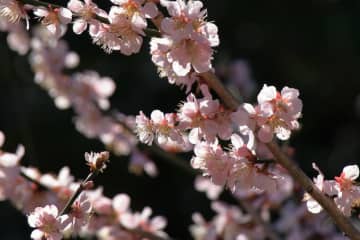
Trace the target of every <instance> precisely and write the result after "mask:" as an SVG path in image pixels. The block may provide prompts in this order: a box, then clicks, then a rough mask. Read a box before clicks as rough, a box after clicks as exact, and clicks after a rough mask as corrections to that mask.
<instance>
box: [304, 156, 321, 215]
mask: <svg viewBox="0 0 360 240" xmlns="http://www.w3.org/2000/svg"><path fill="white" fill-rule="evenodd" d="M312 166H313V168H314V169H315V170H316V171H317V172H318V173H319V174H318V176H317V177H316V178H314V184H315V186H316V187H317V188H318V189H319V190H320V191H323V188H324V174H323V173H322V172H321V171H320V169H319V168H318V166H316V164H315V163H313V164H312ZM303 200H304V201H306V207H307V209H308V210H309V212H311V213H314V214H317V213H319V212H321V211H322V209H323V208H322V206H321V205H320V204H319V203H318V202H317V201H316V200H314V199H313V198H312V197H311V196H310V194H308V193H305V194H304V199H303Z"/></svg>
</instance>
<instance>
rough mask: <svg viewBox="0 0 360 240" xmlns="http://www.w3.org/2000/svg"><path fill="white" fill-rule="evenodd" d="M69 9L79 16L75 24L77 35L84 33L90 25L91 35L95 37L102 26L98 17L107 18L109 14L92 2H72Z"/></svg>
mask: <svg viewBox="0 0 360 240" xmlns="http://www.w3.org/2000/svg"><path fill="white" fill-rule="evenodd" d="M67 6H68V8H69V9H70V10H71V11H72V12H74V13H76V15H77V16H79V17H78V18H77V19H76V20H75V21H74V22H73V31H74V33H76V34H81V33H83V32H84V31H85V30H86V28H87V26H88V25H89V33H90V35H91V36H93V35H95V34H96V32H97V30H98V29H99V25H100V24H101V23H100V22H99V21H98V20H96V16H100V17H103V18H107V13H106V12H105V11H104V10H102V9H100V8H98V6H97V5H96V4H95V3H93V1H92V0H84V2H82V1H79V0H70V1H69V2H68V4H67Z"/></svg>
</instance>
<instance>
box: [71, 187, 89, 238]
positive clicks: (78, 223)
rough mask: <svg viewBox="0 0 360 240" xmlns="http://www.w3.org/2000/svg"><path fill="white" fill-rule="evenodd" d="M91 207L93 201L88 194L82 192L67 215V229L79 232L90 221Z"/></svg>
mask: <svg viewBox="0 0 360 240" xmlns="http://www.w3.org/2000/svg"><path fill="white" fill-rule="evenodd" d="M91 209H92V207H91V202H90V200H89V198H88V197H87V194H86V193H85V192H82V193H81V194H80V196H79V197H78V198H77V199H76V200H75V201H74V203H73V204H72V206H71V210H70V212H69V213H68V214H67V215H65V216H66V218H64V223H66V224H67V226H66V229H70V230H71V231H72V232H74V233H77V232H79V231H80V229H81V228H82V227H83V226H85V225H86V224H87V223H88V221H89V218H90V214H91Z"/></svg>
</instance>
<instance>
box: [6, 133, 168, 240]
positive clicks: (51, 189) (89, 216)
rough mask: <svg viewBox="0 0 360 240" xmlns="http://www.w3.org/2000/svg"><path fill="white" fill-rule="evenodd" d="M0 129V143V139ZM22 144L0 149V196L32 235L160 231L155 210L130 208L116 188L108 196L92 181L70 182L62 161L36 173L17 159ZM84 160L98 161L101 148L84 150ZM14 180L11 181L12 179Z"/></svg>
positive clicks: (103, 156) (55, 236)
mask: <svg viewBox="0 0 360 240" xmlns="http://www.w3.org/2000/svg"><path fill="white" fill-rule="evenodd" d="M4 139H5V137H4V134H3V133H2V132H0V147H1V145H2V144H3V142H4ZM23 155H24V147H23V146H21V145H20V146H19V147H18V150H17V151H16V153H8V152H3V151H1V150H0V199H1V200H2V201H4V200H9V201H10V202H11V203H12V204H13V205H14V206H16V207H17V208H18V209H19V210H21V211H22V212H23V213H24V214H26V215H28V223H29V225H30V226H31V227H33V228H35V230H34V231H33V232H32V234H31V238H32V239H34V240H40V239H52V240H55V239H62V238H63V236H71V235H72V236H79V235H80V236H97V237H98V238H99V239H118V238H119V236H122V237H124V238H125V239H138V233H137V232H136V230H142V231H145V232H147V233H151V234H154V235H158V236H166V234H165V232H163V229H164V227H165V226H166V220H165V218H163V217H160V216H157V217H154V218H150V215H151V214H152V210H151V208H149V207H145V208H144V209H143V210H142V211H141V212H134V211H132V210H131V209H130V197H129V196H128V195H126V194H117V195H116V196H114V197H113V198H108V197H106V196H104V195H103V194H102V188H101V187H99V188H97V189H95V190H91V189H90V188H91V187H92V184H89V183H90V182H87V183H80V182H76V181H75V179H74V177H73V176H72V175H71V174H70V170H69V168H68V167H63V168H62V169H61V170H60V172H59V173H58V175H53V174H41V173H40V171H39V170H38V169H36V168H33V167H23V166H21V165H20V160H21V158H22V157H23ZM85 157H86V160H87V162H88V163H89V164H93V165H94V164H95V165H96V166H99V171H101V170H102V169H103V167H104V163H103V160H104V159H107V158H108V155H107V153H105V152H103V153H91V154H86V156H85ZM14 183H15V184H14ZM81 184H83V188H85V191H83V192H81V194H80V196H79V197H78V198H77V199H76V200H75V201H74V202H73V203H72V205H71V208H70V211H69V212H67V213H62V212H61V211H60V210H61V209H63V208H64V206H65V205H66V204H67V203H68V201H69V199H70V198H71V197H72V196H73V194H74V193H75V192H76V190H77V189H78V188H79V186H80V185H81Z"/></svg>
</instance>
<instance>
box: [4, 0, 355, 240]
mask: <svg viewBox="0 0 360 240" xmlns="http://www.w3.org/2000/svg"><path fill="white" fill-rule="evenodd" d="M105 5H106V4H105ZM204 5H205V6H206V7H207V9H208V16H209V20H211V21H214V22H215V23H216V24H217V25H218V27H219V35H220V40H221V44H220V46H219V47H218V48H217V50H216V54H215V60H214V66H215V67H217V66H223V65H226V64H227V63H231V62H232V61H234V60H238V59H242V60H245V61H247V62H248V64H249V66H250V67H251V70H252V73H253V76H252V77H253V79H254V80H255V81H256V84H257V89H256V91H255V94H254V96H253V97H252V99H249V101H251V100H254V99H255V97H256V92H258V91H259V90H260V88H261V86H262V84H263V83H267V84H272V85H275V86H277V87H278V88H280V89H281V88H282V87H283V86H285V85H287V86H290V87H295V88H298V89H300V93H301V98H302V100H303V102H304V110H303V118H302V119H301V121H300V122H301V123H302V131H300V132H299V133H297V134H296V135H294V136H293V138H292V139H291V145H292V146H294V147H295V149H296V155H295V159H296V160H297V162H298V163H299V164H300V166H301V167H302V168H303V169H304V170H305V171H306V172H307V173H308V174H309V175H311V176H314V175H315V172H314V171H313V170H312V169H311V162H317V164H318V165H319V167H320V168H321V169H322V170H323V171H324V172H325V173H326V175H327V177H328V178H332V177H333V176H335V175H338V174H339V173H340V172H341V170H342V168H343V167H344V166H345V165H347V164H351V163H359V159H360V124H359V122H360V121H359V120H360V119H359V118H360V81H359V79H360V72H359V70H360V68H359V66H360V65H359V64H360V55H359V53H360V1H349V0H312V1H310V0H302V1H296V0H294V1H260V0H224V1H216V0H213V1H204ZM66 39H67V40H68V41H69V45H70V48H71V49H72V50H74V51H76V52H78V53H79V55H80V57H81V63H80V66H79V67H78V68H77V69H76V70H79V71H81V70H85V69H93V70H97V71H98V72H99V73H100V75H102V76H110V77H112V78H113V79H114V80H115V81H116V83H117V91H116V93H115V95H114V96H113V97H111V103H112V108H114V109H118V110H119V111H121V112H124V113H126V114H133V115H134V114H137V113H138V112H139V110H143V111H144V112H145V113H149V112H151V110H152V109H156V108H157V109H161V110H163V111H168V112H169V111H173V110H174V109H175V108H176V106H177V104H178V103H179V102H180V101H181V100H182V99H184V97H185V94H184V93H183V92H182V91H181V90H180V89H179V88H178V87H176V86H173V85H169V84H168V83H167V80H165V79H159V77H158V76H157V74H156V68H155V66H154V65H153V64H152V62H151V60H150V57H149V54H148V51H149V45H148V39H145V41H144V45H143V48H142V51H141V53H140V54H137V55H134V56H130V57H126V56H123V55H120V54H119V53H113V54H111V55H108V54H106V53H104V52H103V51H102V50H101V49H100V48H99V47H97V46H94V45H92V44H91V40H90V38H89V36H88V35H87V34H83V35H81V36H80V37H79V36H76V35H75V34H73V33H71V32H70V31H69V32H68V34H67V35H66ZM0 56H1V60H0V61H1V64H0V129H1V130H2V131H3V132H4V133H5V134H6V137H7V141H6V144H5V147H4V149H6V150H8V151H14V150H15V148H16V145H17V144H18V143H22V144H24V145H25V147H26V156H25V158H24V159H23V163H24V164H25V165H32V166H37V167H39V168H40V169H41V171H43V172H47V171H51V172H57V171H58V170H59V169H60V168H61V167H62V166H63V165H68V166H70V167H71V169H72V173H73V174H74V175H75V176H76V177H77V178H82V177H84V176H85V175H86V174H87V168H86V167H84V166H85V165H84V159H83V154H84V152H86V151H91V150H92V151H100V150H103V149H104V147H103V146H102V144H101V143H99V142H98V141H97V140H90V139H86V138H85V137H83V136H82V135H81V134H80V133H78V132H77V131H76V130H75V128H74V125H73V124H72V118H73V116H74V115H73V112H72V110H66V111H61V110H58V109H57V108H56V107H55V106H54V104H53V100H52V99H51V98H50V97H49V96H48V93H47V92H46V91H44V90H42V89H41V88H40V87H39V86H38V85H36V84H35V83H34V82H33V74H32V72H31V69H30V67H29V64H28V62H27V58H28V57H27V56H26V57H23V56H18V55H17V54H16V53H14V52H12V51H11V50H9V49H8V47H7V44H6V35H5V34H4V33H0ZM154 161H155V162H156V163H157V165H158V167H159V169H160V175H159V176H158V178H155V179H152V178H149V177H147V176H135V175H133V174H130V173H128V170H127V162H128V160H127V158H126V157H122V158H120V157H115V156H112V161H111V164H110V166H109V168H108V169H107V170H106V172H105V173H104V174H103V175H102V176H100V177H99V178H98V180H97V181H96V183H97V184H100V185H104V187H105V193H106V194H107V195H108V196H113V195H114V194H116V193H118V192H124V193H128V194H129V195H130V196H131V198H132V208H133V209H135V210H141V209H142V208H143V207H144V206H146V205H149V206H151V207H152V208H153V210H154V212H155V214H160V215H164V216H166V217H167V218H168V220H169V224H168V228H167V230H168V233H169V234H170V235H172V236H175V237H181V238H189V236H188V230H187V226H188V225H189V224H190V222H191V213H192V212H194V211H200V212H202V213H205V215H206V216H208V217H210V216H211V212H210V211H209V202H208V201H207V200H206V198H205V196H204V194H202V193H197V192H195V191H194V190H193V187H192V186H193V178H192V177H191V176H189V175H187V174H186V173H185V172H182V171H181V170H178V169H176V168H174V167H173V166H171V165H169V164H168V163H166V162H163V161H160V160H159V159H156V158H154ZM0 216H1V217H0V226H1V227H0V239H28V238H29V234H30V229H29V228H28V227H27V223H26V218H25V217H24V216H22V214H20V213H19V212H17V211H16V210H15V209H13V208H12V207H11V205H10V204H9V203H6V202H3V203H0Z"/></svg>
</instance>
